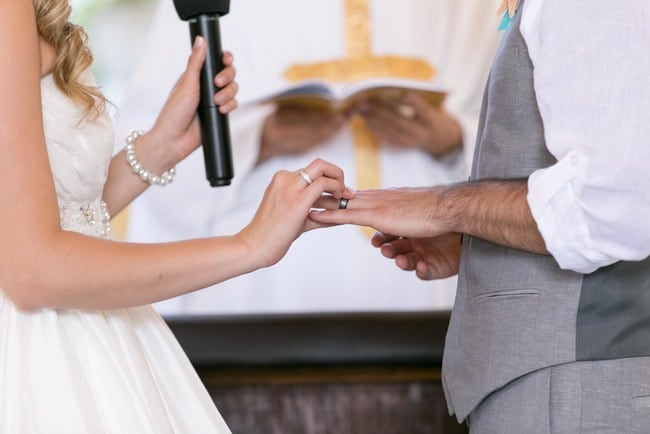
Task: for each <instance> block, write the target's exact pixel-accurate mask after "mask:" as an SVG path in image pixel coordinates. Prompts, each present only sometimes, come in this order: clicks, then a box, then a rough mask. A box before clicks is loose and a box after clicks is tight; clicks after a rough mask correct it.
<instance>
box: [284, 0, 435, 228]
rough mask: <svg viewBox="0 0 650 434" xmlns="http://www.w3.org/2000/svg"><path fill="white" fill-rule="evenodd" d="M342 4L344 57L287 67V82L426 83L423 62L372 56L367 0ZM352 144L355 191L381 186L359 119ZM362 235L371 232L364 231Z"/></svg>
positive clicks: (430, 72) (369, 138)
mask: <svg viewBox="0 0 650 434" xmlns="http://www.w3.org/2000/svg"><path fill="white" fill-rule="evenodd" d="M344 1H345V30H346V54H347V55H346V57H344V58H342V59H332V60H328V61H324V62H317V63H312V64H296V65H293V66H291V67H289V68H288V69H287V70H286V72H285V77H286V78H287V80H289V81H291V82H298V81H303V80H309V79H322V80H326V81H329V82H352V81H356V80H363V79H369V78H376V77H396V78H402V79H410V80H421V81H430V80H431V79H432V78H433V77H434V75H435V70H434V68H433V67H432V66H431V65H429V63H428V62H427V61H425V60H423V59H415V58H406V57H401V56H395V55H383V56H375V55H373V54H372V38H371V35H372V29H371V23H370V7H369V5H368V0H344ZM350 128H351V130H352V136H353V140H354V144H355V161H356V170H357V184H356V188H357V189H362V190H365V189H369V188H377V187H379V186H380V185H381V182H380V181H381V179H380V160H379V140H377V138H376V137H375V136H374V135H373V134H372V132H371V131H370V129H369V128H368V127H367V125H366V123H365V121H364V120H363V118H362V117H360V116H353V118H352V119H351V122H350ZM364 232H365V233H366V234H372V233H373V232H374V231H372V230H371V229H368V228H364Z"/></svg>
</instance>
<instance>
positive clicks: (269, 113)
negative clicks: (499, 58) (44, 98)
mask: <svg viewBox="0 0 650 434" xmlns="http://www.w3.org/2000/svg"><path fill="white" fill-rule="evenodd" d="M498 3H499V1H498V0H489V1H482V0H434V1H426V2H425V1H422V0H402V1H400V2H399V7H396V2H393V1H388V0H327V1H324V0H277V1H274V2H259V1H256V0H237V1H233V2H232V4H231V10H230V13H229V14H228V15H226V16H224V17H222V18H221V19H220V25H221V32H222V41H223V42H222V45H223V46H224V48H225V49H228V50H230V51H232V52H233V53H234V55H235V58H236V60H235V64H236V67H237V74H238V82H239V84H240V92H239V96H238V99H239V101H240V105H241V108H240V109H238V110H237V111H236V112H235V113H233V114H231V115H230V128H231V136H232V143H233V153H234V165H235V177H234V179H233V181H232V185H231V186H229V187H221V188H210V187H209V186H208V184H207V181H206V180H205V179H204V176H203V172H204V169H203V160H202V156H201V155H200V154H198V153H197V154H196V155H193V156H192V157H190V158H189V159H188V160H186V161H185V162H183V163H182V164H181V165H179V167H178V168H177V176H176V180H175V182H174V183H173V184H171V185H169V186H166V187H165V188H158V189H149V191H147V192H146V193H145V194H144V195H143V196H142V197H140V198H139V199H138V200H137V201H136V202H134V203H133V204H132V205H131V207H130V210H129V214H128V232H127V237H128V239H130V240H131V241H142V242H145V241H165V240H170V241H171V240H177V239H181V238H191V237H202V236H207V235H213V234H230V233H233V232H234V231H236V230H237V229H239V228H241V227H242V224H243V223H244V222H246V221H249V220H250V218H251V217H252V215H253V212H254V211H255V206H256V204H257V203H259V200H260V198H261V196H262V194H263V189H264V186H265V185H267V184H268V181H269V179H270V177H271V176H272V174H273V173H275V172H276V171H277V170H281V169H285V168H287V167H301V166H305V165H306V164H307V163H308V162H310V161H312V160H313V159H314V158H324V159H326V160H328V161H332V162H334V163H336V164H337V165H339V166H340V167H341V168H342V169H343V170H344V171H345V174H346V177H347V180H346V181H347V184H348V185H349V186H350V187H352V188H358V189H367V188H374V187H390V186H403V185H411V186H417V185H434V184H441V183H449V182H454V181H458V180H464V179H466V177H467V174H468V168H469V159H470V158H471V156H472V151H473V144H474V140H475V135H476V126H477V121H478V116H479V107H480V100H481V96H482V93H483V87H484V83H485V81H486V78H487V74H488V70H489V66H490V61H491V59H492V57H493V55H494V52H495V50H496V45H497V43H498V39H499V37H500V34H499V32H498V31H497V27H498V17H497V16H496V15H495V11H496V10H497V7H498ZM148 41H149V42H148V43H146V44H145V47H144V49H143V50H142V56H141V59H140V61H139V65H138V67H137V68H136V70H135V73H134V76H133V80H132V82H131V84H130V86H129V89H130V91H128V92H127V94H126V101H124V103H123V104H122V106H123V107H129V111H124V112H121V113H120V114H119V118H118V129H119V130H120V131H122V132H124V131H127V132H128V131H131V130H133V129H136V128H137V129H141V128H148V126H149V125H151V124H152V122H153V121H154V119H155V117H154V114H155V113H157V110H158V108H159V107H160V106H161V105H162V104H163V102H164V100H165V98H166V94H165V89H169V88H170V86H171V84H172V83H173V81H174V79H175V78H176V77H177V76H178V74H179V71H181V70H182V69H183V67H184V59H185V58H186V57H187V56H186V53H187V52H188V51H189V48H190V43H189V36H188V29H187V24H186V23H183V22H181V21H180V20H179V19H178V16H177V15H176V12H175V10H174V8H173V5H172V2H170V1H161V2H160V5H159V7H158V9H157V11H156V12H155V15H154V17H153V20H152V24H151V29H150V34H149V39H148ZM382 78H390V79H403V80H411V81H419V82H423V83H435V84H436V85H437V86H440V87H442V88H444V89H445V91H446V92H447V95H446V97H445V100H444V102H443V104H442V105H440V106H437V107H435V106H432V105H430V104H428V103H427V102H426V101H425V100H423V99H422V98H421V97H419V96H418V95H416V94H415V93H412V92H405V93H404V94H403V96H402V97H401V100H400V101H399V104H394V105H386V104H383V103H379V102H375V101H372V100H368V101H364V102H362V103H361V104H358V105H356V106H355V107H354V109H353V110H350V111H346V112H337V111H327V110H320V109H316V108H312V109H309V108H301V109H296V108H278V107H277V106H275V105H273V104H265V105H259V104H250V103H249V102H251V101H256V100H259V99H260V98H263V97H264V96H266V95H270V94H272V93H274V92H278V91H280V90H282V89H285V88H286V87H288V86H292V85H295V84H297V83H300V82H303V81H306V80H324V81H327V82H328V83H330V84H332V85H333V86H343V85H346V84H350V83H354V82H358V81H361V80H370V79H382ZM247 103H249V104H247ZM121 135H123V134H118V136H121ZM170 208H174V212H173V213H170V212H167V211H168V210H169V209H170ZM371 233H372V232H371V231H369V230H366V229H360V228H358V227H352V226H349V227H348V226H343V227H336V228H332V229H328V230H322V231H315V232H312V233H308V234H306V235H305V236H303V237H301V239H299V240H298V241H296V243H295V244H294V247H293V248H292V250H291V252H289V254H288V255H287V256H286V257H285V258H284V259H283V260H282V261H281V262H280V263H279V264H277V265H275V266H274V267H271V268H268V269H264V270H259V271H257V272H255V273H251V274H249V275H244V276H240V277H237V278H235V279H232V280H230V281H228V282H224V283H222V284H220V285H219V286H218V287H215V288H212V289H208V290H205V291H201V292H198V293H195V294H190V295H186V296H182V297H178V298H176V299H174V300H169V301H166V302H163V303H160V304H158V305H157V308H158V309H159V311H160V312H161V313H163V314H167V315H173V314H188V313H189V314H191V313H242V312H246V313H250V312H265V313H268V312H310V311H320V312H322V311H364V310H381V311H387V310H389V311H395V310H429V309H430V310H435V309H449V308H450V307H451V305H452V303H453V298H454V294H455V287H456V282H455V278H451V279H447V280H443V281H438V282H435V283H432V282H422V281H419V280H418V279H416V278H415V276H410V275H408V274H406V273H404V272H402V271H401V270H399V269H397V267H387V266H386V264H385V263H384V261H385V259H384V258H382V257H381V255H378V254H376V252H373V251H372V249H373V247H372V246H371V245H370V235H371Z"/></svg>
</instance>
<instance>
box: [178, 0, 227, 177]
mask: <svg viewBox="0 0 650 434" xmlns="http://www.w3.org/2000/svg"><path fill="white" fill-rule="evenodd" d="M174 6H175V7H176V12H178V15H179V16H180V18H181V20H183V21H188V22H189V24H190V36H191V43H193V42H194V40H195V39H196V37H197V36H202V37H203V38H205V43H206V44H207V51H208V52H207V57H206V59H205V64H204V65H203V69H202V70H201V100H200V103H199V108H198V115H199V120H200V123H201V141H202V143H203V157H204V160H205V174H206V177H207V179H208V181H209V182H210V185H211V186H212V187H219V186H223V185H230V181H231V180H232V178H233V176H234V170H233V163H232V151H231V147H230V129H229V127H228V117H227V116H226V115H224V114H221V113H219V108H218V107H217V105H216V104H215V103H214V94H215V93H216V92H217V91H218V90H219V88H218V87H217V86H216V85H215V84H214V76H215V75H216V74H217V73H218V72H219V71H221V70H222V69H223V68H224V65H223V62H222V60H221V58H222V55H223V53H222V51H221V41H220V35H219V17H220V16H223V15H225V14H227V13H228V12H229V10H230V0H174Z"/></svg>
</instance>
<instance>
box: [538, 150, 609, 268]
mask: <svg viewBox="0 0 650 434" xmlns="http://www.w3.org/2000/svg"><path fill="white" fill-rule="evenodd" d="M585 166H586V158H585V156H584V155H582V154H581V153H580V152H578V151H575V150H573V151H570V152H568V153H567V154H566V155H565V156H564V158H562V159H561V160H559V161H558V162H557V163H556V164H554V165H553V166H551V167H548V168H544V169H539V170H537V171H535V172H533V174H532V175H531V176H530V177H529V179H528V196H527V200H528V205H529V206H530V210H531V213H532V215H533V218H534V219H535V221H536V223H537V228H538V229H539V231H540V233H541V235H542V238H543V239H544V242H545V244H546V248H547V250H548V252H549V253H550V254H551V255H552V256H553V258H555V260H556V261H557V263H558V265H559V266H560V268H562V269H565V270H572V271H576V272H578V273H583V274H587V273H591V272H593V271H595V270H597V269H598V268H600V267H602V266H605V265H609V264H611V263H614V262H616V259H614V258H611V257H609V256H607V255H604V254H602V253H601V252H599V251H597V250H596V249H594V248H593V247H592V240H591V236H590V232H589V226H588V224H587V222H586V220H585V218H584V210H583V209H582V207H581V206H580V198H579V197H578V195H577V194H576V192H575V191H574V189H575V188H576V187H575V186H574V185H573V184H572V181H573V180H574V179H575V178H577V177H578V176H579V175H580V174H582V173H583V171H584V170H585Z"/></svg>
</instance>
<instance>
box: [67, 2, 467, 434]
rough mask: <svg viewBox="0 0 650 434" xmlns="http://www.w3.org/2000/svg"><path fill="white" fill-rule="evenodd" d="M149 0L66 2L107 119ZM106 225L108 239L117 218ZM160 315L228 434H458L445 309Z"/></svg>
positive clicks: (119, 230)
mask: <svg viewBox="0 0 650 434" xmlns="http://www.w3.org/2000/svg"><path fill="white" fill-rule="evenodd" d="M161 1H169V2H172V0H70V4H71V6H72V8H73V12H72V18H71V21H73V22H75V23H77V24H80V25H82V26H83V27H84V28H85V29H86V32H87V33H88V36H89V45H90V48H91V50H92V51H93V54H94V57H95V63H94V66H93V67H92V69H93V73H94V74H95V77H96V79H97V83H98V84H99V86H100V87H101V89H102V91H103V92H104V94H105V95H106V96H107V98H108V99H109V100H110V101H111V102H112V103H113V106H112V108H111V111H112V114H113V116H115V115H116V113H117V109H118V108H120V107H121V106H122V103H123V100H124V97H125V92H126V89H127V84H128V83H129V81H130V79H131V78H132V74H133V73H134V68H135V66H136V61H137V59H138V57H139V56H140V55H141V54H142V52H143V50H144V47H143V45H144V42H145V40H146V35H147V33H148V30H149V26H150V24H151V22H152V18H153V16H154V10H155V9H156V6H157V5H158V4H159V3H160V2H161ZM235 1H237V0H233V2H235ZM259 1H263V0H259ZM421 1H422V2H423V5H424V2H425V1H428V0H421ZM116 220H117V221H114V226H113V231H114V234H115V235H116V236H115V238H118V239H119V238H121V237H123V233H124V232H123V231H124V227H123V225H124V221H125V218H122V219H121V218H120V216H118V217H117V218H116ZM166 320H167V323H168V324H169V326H170V328H171V329H172V331H173V332H174V334H175V335H176V337H177V338H178V340H179V342H180V343H181V345H182V346H183V348H184V350H185V351H186V353H187V354H188V356H189V357H190V360H191V361H192V363H193V364H194V366H195V368H196V369H197V371H198V373H199V375H200V377H201V379H202V380H203V382H204V384H205V385H206V387H207V389H208V391H209V392H210V394H211V396H212V398H213V399H214V401H215V403H216V404H217V406H218V408H219V409H220V411H221V413H222V415H223V416H224V418H225V419H226V421H227V422H228V424H229V425H230V427H231V429H232V431H233V432H234V433H244V434H267V433H268V434H294V433H295V434H298V433H300V434H329V433H336V434H366V433H368V434H370V433H373V434H377V433H385V434H402V433H411V434H429V433H431V434H435V433H446V434H453V433H459V434H465V433H466V432H467V428H466V427H465V426H464V425H458V424H457V423H456V422H455V420H454V419H452V418H451V417H449V416H448V414H447V410H446V405H445V401H444V397H443V393H442V385H441V380H440V364H441V360H442V344H443V341H444V335H445V332H446V327H447V324H448V321H449V312H448V311H446V310H441V311H436V312H365V313H354V312H352V313H342V312H330V313H324V314H309V313H296V314H286V315H284V314H281V315H259V314H257V315H247V314H242V315H225V316H224V315H189V316H177V317H173V318H166Z"/></svg>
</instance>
